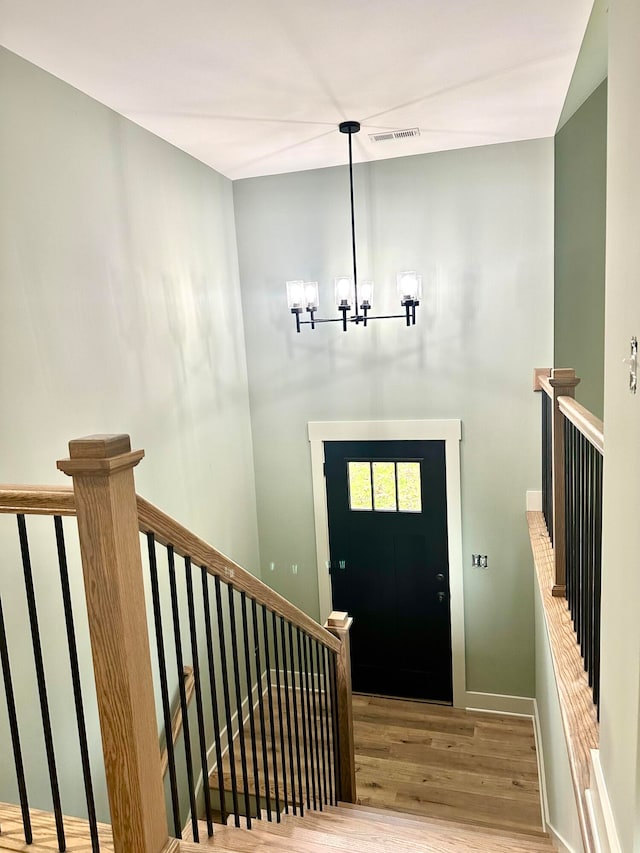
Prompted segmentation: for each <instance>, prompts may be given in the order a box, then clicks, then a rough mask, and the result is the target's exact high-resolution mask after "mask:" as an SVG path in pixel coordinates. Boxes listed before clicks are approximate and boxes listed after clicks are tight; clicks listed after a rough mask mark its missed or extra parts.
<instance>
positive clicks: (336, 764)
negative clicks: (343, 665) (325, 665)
mask: <svg viewBox="0 0 640 853" xmlns="http://www.w3.org/2000/svg"><path fill="white" fill-rule="evenodd" d="M329 664H330V666H329V670H330V671H329V675H330V681H331V722H332V723H333V771H334V774H335V777H334V778H335V786H336V800H338V801H340V800H341V799H342V779H341V769H340V768H341V760H340V729H339V728H338V680H337V675H336V653H335V652H331V655H330V657H329Z"/></svg>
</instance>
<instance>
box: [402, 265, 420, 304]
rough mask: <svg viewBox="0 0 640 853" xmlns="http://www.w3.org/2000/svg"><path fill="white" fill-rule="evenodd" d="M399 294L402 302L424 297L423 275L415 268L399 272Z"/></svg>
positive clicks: (416, 300) (414, 300) (417, 300)
mask: <svg viewBox="0 0 640 853" xmlns="http://www.w3.org/2000/svg"><path fill="white" fill-rule="evenodd" d="M398 294H399V295H400V302H401V303H402V305H406V303H407V302H419V301H420V299H421V297H422V276H421V275H418V273H417V272H415V271H414V270H407V271H405V272H399V273H398Z"/></svg>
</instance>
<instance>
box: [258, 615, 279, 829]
mask: <svg viewBox="0 0 640 853" xmlns="http://www.w3.org/2000/svg"><path fill="white" fill-rule="evenodd" d="M262 631H263V634H264V662H265V667H266V670H267V700H268V704H269V732H270V734H271V759H272V761H273V793H274V798H275V801H276V821H277V822H278V823H280V788H279V784H278V756H277V753H276V729H275V725H274V721H273V689H272V685H271V657H270V654H269V626H268V624H267V611H266V609H265V607H263V608H262Z"/></svg>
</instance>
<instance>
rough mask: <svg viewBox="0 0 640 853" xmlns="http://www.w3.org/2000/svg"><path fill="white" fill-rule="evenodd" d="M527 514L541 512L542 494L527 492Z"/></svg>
mask: <svg viewBox="0 0 640 853" xmlns="http://www.w3.org/2000/svg"><path fill="white" fill-rule="evenodd" d="M527 512H542V492H527Z"/></svg>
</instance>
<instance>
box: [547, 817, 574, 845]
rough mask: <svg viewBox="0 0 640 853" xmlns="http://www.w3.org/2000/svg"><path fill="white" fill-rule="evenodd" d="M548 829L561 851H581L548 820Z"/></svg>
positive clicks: (552, 839) (554, 843)
mask: <svg viewBox="0 0 640 853" xmlns="http://www.w3.org/2000/svg"><path fill="white" fill-rule="evenodd" d="M546 830H547V832H548V833H549V837H550V838H551V841H552V842H553V845H554V847H555V848H556V850H558V851H559V853H579V851H577V850H576V849H575V848H574V847H571V845H570V844H569V843H568V842H567V840H566V839H564V838H563V837H562V836H561V835H560V833H559V832H558V831H557V830H556V828H555V827H554V826H553V825H552V824H550V823H548V822H547V826H546Z"/></svg>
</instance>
